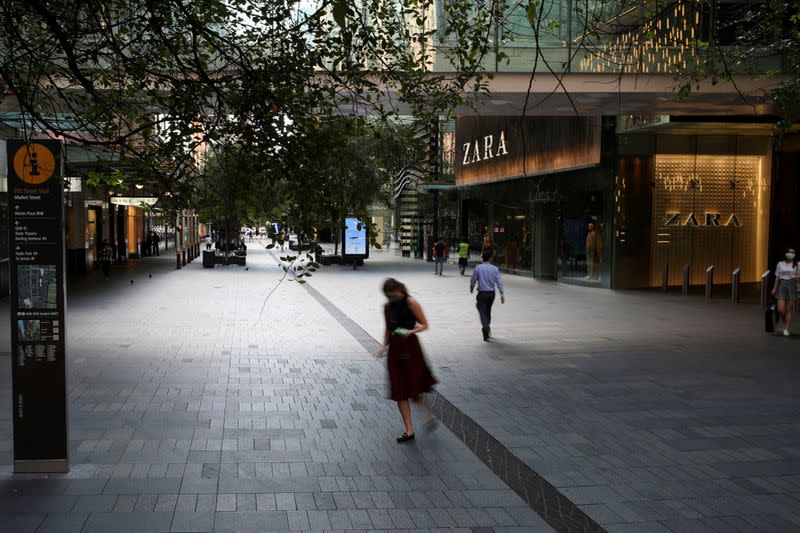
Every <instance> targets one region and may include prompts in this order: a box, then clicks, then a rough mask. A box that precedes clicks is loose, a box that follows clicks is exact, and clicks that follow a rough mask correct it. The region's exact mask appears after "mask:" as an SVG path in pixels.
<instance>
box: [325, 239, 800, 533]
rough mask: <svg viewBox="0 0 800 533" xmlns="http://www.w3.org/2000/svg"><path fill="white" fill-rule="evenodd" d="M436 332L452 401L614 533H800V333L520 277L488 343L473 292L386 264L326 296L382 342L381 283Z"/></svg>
mask: <svg viewBox="0 0 800 533" xmlns="http://www.w3.org/2000/svg"><path fill="white" fill-rule="evenodd" d="M390 275H391V276H395V277H398V278H399V279H400V280H402V281H404V282H406V283H407V285H408V286H409V288H410V290H411V292H412V293H413V294H414V295H415V296H417V297H418V298H419V299H420V301H421V302H422V305H423V308H424V309H425V311H426V313H427V315H428V318H429V320H430V322H431V330H430V331H429V332H426V333H424V334H423V342H424V345H425V347H426V348H427V352H428V354H429V356H430V358H431V360H432V361H433V363H434V367H435V370H436V372H437V373H438V375H439V377H440V379H441V384H440V386H439V387H438V389H439V391H440V392H441V393H442V394H444V396H445V397H446V398H447V399H448V400H449V401H451V402H452V403H453V404H455V405H456V406H457V407H458V408H460V409H461V410H462V411H463V412H464V413H465V414H467V415H468V416H469V417H471V418H472V419H473V420H475V421H476V422H477V423H478V424H480V425H481V426H483V428H485V429H486V430H487V431H488V432H489V433H490V434H491V435H492V436H493V437H495V438H496V439H498V440H499V441H500V442H501V443H502V444H503V445H504V446H505V447H506V448H507V449H508V450H509V451H510V452H511V453H512V454H514V455H515V456H516V457H518V458H520V459H521V460H523V461H524V462H525V463H526V464H527V465H529V466H530V467H531V468H532V469H533V470H535V471H536V472H538V473H539V474H541V475H542V476H544V477H545V478H546V479H547V480H548V481H549V482H550V483H552V484H553V485H554V486H555V487H557V488H558V489H559V490H560V491H561V493H562V494H563V495H565V496H567V497H568V498H570V499H571V500H572V501H573V502H574V503H576V504H578V505H579V507H580V508H581V510H583V511H584V512H585V513H587V514H588V515H589V516H590V517H592V518H593V519H594V520H596V521H597V522H598V523H600V524H601V525H602V526H603V527H604V528H605V529H607V530H608V531H615V532H616V531H619V532H626V531H652V532H664V531H674V532H685V531H715V532H720V533H722V532H731V531H742V532H752V531H797V530H800V411H798V408H797V407H798V391H800V388H798V386H797V384H798V382H800V335H798V334H797V333H798V331H797V328H795V336H794V337H792V338H782V337H774V336H767V335H765V334H764V333H763V330H762V324H763V319H762V316H763V315H762V312H761V310H760V309H759V308H758V307H757V306H749V305H738V306H737V305H732V304H730V303H728V302H725V301H722V300H715V301H712V302H706V301H704V300H703V299H702V298H694V297H691V298H684V297H681V296H678V295H669V296H662V295H660V294H653V293H642V292H616V291H615V292H612V291H608V290H604V289H593V288H583V287H573V286H566V285H559V284H555V283H552V282H542V281H536V280H531V279H526V278H520V277H506V286H507V291H508V303H507V304H506V305H505V306H501V305H500V304H499V301H498V302H497V303H496V305H495V311H494V321H495V322H494V325H493V327H492V330H493V333H494V334H495V336H496V340H495V341H494V342H491V343H484V342H483V341H482V340H481V334H480V326H479V323H478V319H477V312H476V310H475V307H474V300H473V297H472V296H470V295H469V294H468V278H466V279H465V278H462V277H461V276H459V275H458V271H457V269H456V268H455V267H452V266H448V267H447V270H446V271H445V276H444V277H441V278H440V277H435V276H433V267H432V265H431V264H427V263H422V262H419V261H416V260H410V259H401V258H397V257H395V256H393V255H389V254H380V253H378V254H374V255H373V257H372V258H371V259H370V260H369V261H368V262H367V265H366V266H365V267H364V268H363V269H359V270H358V271H356V272H354V271H352V270H350V269H347V268H340V267H332V268H329V269H323V270H321V271H319V272H318V273H317V274H315V277H314V278H313V281H311V284H312V285H313V287H314V288H315V289H316V290H318V291H320V292H321V293H322V294H323V295H324V296H325V297H326V298H327V299H328V300H330V301H331V302H333V303H335V304H336V305H337V306H338V307H339V308H340V309H341V310H342V311H343V312H344V313H345V314H346V315H347V316H348V317H350V318H352V319H353V320H354V321H355V322H357V323H358V324H359V325H361V326H362V327H363V328H364V329H365V330H366V331H368V332H369V333H370V334H371V335H372V336H374V337H375V338H380V336H381V335H382V328H383V325H382V314H381V306H382V304H383V299H382V297H381V294H380V285H381V283H382V281H383V280H384V279H385V278H386V277H387V276H390Z"/></svg>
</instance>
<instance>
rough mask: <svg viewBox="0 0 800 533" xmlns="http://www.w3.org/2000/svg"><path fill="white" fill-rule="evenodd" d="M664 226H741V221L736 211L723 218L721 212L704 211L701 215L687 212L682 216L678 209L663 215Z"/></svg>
mask: <svg viewBox="0 0 800 533" xmlns="http://www.w3.org/2000/svg"><path fill="white" fill-rule="evenodd" d="M701 221H702V223H701ZM723 221H724V222H723ZM664 226H665V227H675V226H689V227H695V228H697V227H705V228H741V227H742V223H741V222H740V221H739V218H738V217H737V216H736V213H732V214H731V215H729V216H727V217H726V218H724V219H723V218H722V214H721V213H704V214H703V215H697V214H696V213H689V215H688V216H686V217H684V216H683V215H682V214H681V213H680V212H678V211H671V212H670V211H668V212H667V213H666V215H665V216H664Z"/></svg>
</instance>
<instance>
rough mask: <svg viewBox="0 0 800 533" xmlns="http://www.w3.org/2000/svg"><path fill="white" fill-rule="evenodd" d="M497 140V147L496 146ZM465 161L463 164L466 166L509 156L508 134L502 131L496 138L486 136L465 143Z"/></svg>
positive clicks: (491, 135)
mask: <svg viewBox="0 0 800 533" xmlns="http://www.w3.org/2000/svg"><path fill="white" fill-rule="evenodd" d="M495 139H497V145H495ZM463 148H464V159H463V161H462V164H463V165H464V166H467V165H471V164H473V163H478V162H479V161H486V160H488V159H494V158H495V157H503V156H507V155H508V146H507V141H506V132H505V131H503V130H500V133H499V135H497V137H495V135H494V134H490V135H484V136H483V138H482V139H475V140H474V141H470V142H465V143H464V145H463Z"/></svg>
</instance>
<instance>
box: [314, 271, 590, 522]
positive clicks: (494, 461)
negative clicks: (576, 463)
mask: <svg viewBox="0 0 800 533" xmlns="http://www.w3.org/2000/svg"><path fill="white" fill-rule="evenodd" d="M303 286H304V287H305V288H306V290H307V291H308V292H309V294H311V296H313V297H314V299H315V300H317V301H318V302H319V303H320V305H322V307H324V308H325V310H326V311H328V312H329V313H330V314H331V316H332V317H333V318H335V319H336V321H337V322H339V324H341V325H342V327H344V328H345V330H347V332H348V333H350V334H351V335H352V336H353V337H354V338H355V339H356V340H357V341H358V342H359V343H360V344H361V345H362V346H363V347H364V349H366V350H367V351H369V352H371V353H375V352H376V351H377V349H378V347H379V346H380V343H379V342H378V341H376V340H375V339H374V338H373V337H372V336H371V335H370V334H369V333H367V332H366V331H364V329H362V328H361V326H359V325H358V324H356V323H355V322H354V321H353V320H351V319H350V317H348V316H347V315H346V314H344V313H343V312H342V310H341V309H339V308H338V307H336V305H334V304H333V303H332V302H331V301H330V300H328V299H327V298H325V296H323V295H322V294H321V293H320V292H319V291H317V290H316V289H314V288H313V287H311V286H310V285H309V284H308V283H306V284H305V285H303ZM428 402H429V403H430V405H431V407H432V409H433V411H434V412H435V413H436V416H438V417H439V419H440V420H441V421H442V423H443V424H444V425H445V426H447V427H448V428H449V429H450V431H452V432H453V433H454V434H455V435H456V436H457V437H458V438H459V439H461V441H462V442H463V443H464V444H466V445H467V447H468V448H469V449H470V450H471V451H472V452H473V453H474V454H475V455H476V456H477V457H478V458H479V459H480V460H481V461H483V463H484V464H485V465H486V466H488V467H489V468H490V469H491V470H492V472H494V473H495V474H496V475H497V477H499V478H500V479H502V480H503V481H504V482H505V483H506V484H507V485H508V486H509V487H511V489H512V490H514V492H516V493H517V494H519V496H520V497H521V498H522V499H523V500H525V501H526V502H527V503H528V505H530V506H531V508H533V509H534V510H535V511H536V512H537V513H539V515H540V516H541V517H542V518H544V520H545V521H546V522H547V523H548V524H550V526H551V527H552V528H553V529H555V530H556V531H565V532H587V533H588V532H591V533H600V532H604V531H605V530H604V529H603V528H602V527H600V525H599V524H597V523H596V522H595V521H594V520H592V519H591V518H589V517H588V516H587V515H586V514H585V513H584V512H583V511H581V510H580V508H578V506H577V505H575V504H574V503H572V502H571V501H570V500H569V499H567V498H566V497H565V496H564V495H563V494H561V492H559V491H558V489H557V488H555V487H554V486H553V485H551V484H550V483H548V482H547V480H545V479H544V478H543V477H542V476H540V475H539V474H537V473H536V472H534V471H533V470H532V469H531V468H530V467H529V466H528V465H526V464H525V463H524V462H522V461H521V460H520V459H518V458H517V457H516V456H515V455H514V454H513V453H511V452H510V451H509V450H508V448H506V447H505V446H503V445H502V444H501V443H500V442H499V441H497V439H495V438H494V437H492V436H491V435H490V434H489V433H488V432H487V431H486V430H485V429H483V428H482V427H481V426H479V425H478V424H477V423H476V422H475V421H474V420H472V419H471V418H470V417H468V416H467V415H465V414H464V413H463V412H461V411H460V410H459V409H458V408H457V407H456V406H454V405H453V404H452V403H450V402H449V401H448V400H447V398H445V397H444V396H442V395H441V394H439V393H436V392H435V393H432V394H430V395H429V397H428Z"/></svg>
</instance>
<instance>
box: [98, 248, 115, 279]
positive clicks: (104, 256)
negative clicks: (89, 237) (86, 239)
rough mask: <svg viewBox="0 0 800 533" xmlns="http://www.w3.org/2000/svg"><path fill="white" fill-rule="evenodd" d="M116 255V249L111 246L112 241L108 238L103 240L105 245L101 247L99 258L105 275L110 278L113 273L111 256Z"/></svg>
mask: <svg viewBox="0 0 800 533" xmlns="http://www.w3.org/2000/svg"><path fill="white" fill-rule="evenodd" d="M113 255H114V249H113V248H111V243H109V242H108V239H106V240H104V241H103V247H102V248H100V253H99V254H98V257H97V260H98V262H99V263H100V268H101V269H102V270H103V276H105V278H106V279H108V276H109V275H110V274H111V258H112V256H113Z"/></svg>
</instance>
